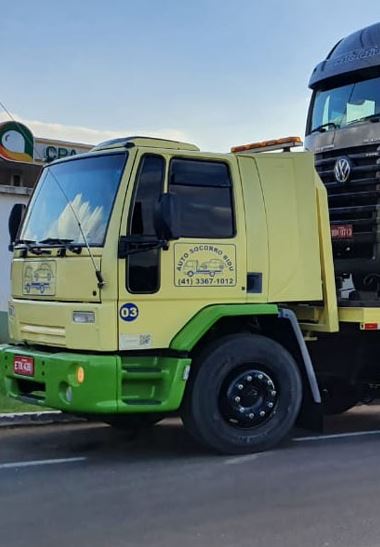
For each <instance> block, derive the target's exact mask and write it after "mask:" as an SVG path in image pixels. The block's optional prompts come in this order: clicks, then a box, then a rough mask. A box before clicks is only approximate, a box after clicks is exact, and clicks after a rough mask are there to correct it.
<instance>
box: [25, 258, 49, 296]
mask: <svg viewBox="0 0 380 547" xmlns="http://www.w3.org/2000/svg"><path fill="white" fill-rule="evenodd" d="M55 266H56V265H55V262H53V261H44V262H32V261H30V262H29V261H28V262H27V263H25V265H24V272H23V280H22V287H23V291H22V292H23V294H26V295H39V296H54V295H55V277H56V276H55Z"/></svg>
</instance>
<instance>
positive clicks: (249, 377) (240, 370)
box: [182, 334, 302, 454]
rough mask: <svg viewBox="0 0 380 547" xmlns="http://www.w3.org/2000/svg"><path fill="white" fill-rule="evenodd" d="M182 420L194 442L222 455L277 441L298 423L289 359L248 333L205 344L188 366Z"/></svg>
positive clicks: (298, 395) (297, 390) (296, 384)
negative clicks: (191, 364)
mask: <svg viewBox="0 0 380 547" xmlns="http://www.w3.org/2000/svg"><path fill="white" fill-rule="evenodd" d="M192 368H193V370H192V373H191V375H190V378H189V381H188V385H187V387H186V393H185V397H184V402H183V408H182V420H183V423H184V425H185V427H186V428H187V429H188V431H189V432H190V434H192V435H193V436H194V437H195V438H196V439H197V440H199V441H201V442H202V443H203V444H205V445H206V446H208V447H210V448H212V449H214V450H216V451H218V452H221V453H229V454H236V453H249V452H255V451H261V450H265V449H267V448H270V447H272V446H274V445H275V444H277V443H278V442H280V441H281V440H282V439H283V438H284V437H285V436H286V435H287V434H288V433H289V431H290V430H291V428H292V427H293V425H294V422H295V420H296V419H297V416H298V413H299V410H300V405H301V400H302V383H301V379H300V374H299V371H298V367H297V364H296V363H295V361H294V359H293V357H292V356H291V355H290V354H289V353H288V352H287V351H286V350H285V349H284V348H283V347H282V346H281V345H279V344H278V343H277V342H274V341H273V340H270V339H269V338H266V337H264V336H259V335H251V334H236V335H230V336H227V337H225V338H223V339H220V340H217V341H216V342H214V343H212V344H210V345H209V346H208V347H207V348H205V350H204V351H203V352H202V353H201V354H200V355H199V357H198V358H197V359H196V360H195V362H194V364H193V367H192Z"/></svg>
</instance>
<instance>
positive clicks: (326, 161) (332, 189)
mask: <svg viewBox="0 0 380 547" xmlns="http://www.w3.org/2000/svg"><path fill="white" fill-rule="evenodd" d="M341 157H345V158H348V159H349V161H350V164H351V175H350V178H349V180H348V182H346V183H341V182H337V181H336V179H335V174H334V167H335V162H336V160H337V159H338V158H341ZM315 160H316V161H315V165H316V168H317V171H318V173H319V176H320V177H321V179H322V181H323V182H324V184H325V185H326V188H327V192H328V197H329V210H330V222H331V225H340V224H351V225H352V229H353V237H352V239H350V240H346V241H345V240H334V241H333V250H334V256H335V258H366V259H374V258H376V254H377V253H376V244H377V241H378V236H377V234H378V231H379V226H380V145H379V144H370V145H366V146H356V147H354V148H349V149H346V150H331V151H327V152H323V153H321V154H316V156H315Z"/></svg>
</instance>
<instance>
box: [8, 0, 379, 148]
mask: <svg viewBox="0 0 380 547" xmlns="http://www.w3.org/2000/svg"><path fill="white" fill-rule="evenodd" d="M378 21H380V2H379V0H362V1H361V2H359V3H358V2H357V1H355V2H354V1H352V0H319V1H318V2H316V1H315V0H313V1H311V0H304V1H296V0H239V1H235V2H233V1H227V0H187V1H185V0H108V1H105V0H103V1H100V0H81V1H80V0H75V1H73V0H63V1H61V2H52V1H51V0H49V1H45V0H34V1H31V0H17V2H9V0H0V48H1V52H2V54H1V71H0V82H1V84H0V101H2V102H3V103H4V104H5V106H6V108H7V109H8V110H9V111H10V112H11V113H12V115H13V116H14V117H15V118H17V119H18V120H19V121H23V122H24V123H26V124H27V125H28V126H29V127H30V128H31V129H32V131H33V133H34V135H35V136H39V137H47V138H57V139H62V140H65V139H67V140H72V141H76V142H86V143H98V142H101V141H103V140H105V139H108V138H114V137H119V136H127V135H151V136H160V137H166V138H173V139H179V140H185V141H189V142H194V143H195V144H197V145H198V146H200V147H201V148H202V149H205V150H210V151H226V150H229V148H230V147H231V146H233V145H237V144H242V143H247V142H254V141H257V140H263V139H269V138H276V137H283V136H288V135H300V136H303V134H304V128H305V120H306V114H307V107H308V101H309V97H310V92H309V90H308V80H309V77H310V74H311V72H312V69H313V68H314V66H315V65H316V64H317V63H318V62H320V61H322V60H323V59H324V57H325V56H326V54H327V53H328V51H329V50H330V49H331V48H332V46H333V45H334V44H335V43H336V42H337V41H338V40H339V39H340V38H342V37H344V36H345V35H347V34H349V33H351V32H353V31H355V30H358V29H359V28H361V27H364V26H367V25H369V24H372V23H375V22H378ZM5 119H7V116H6V114H5V113H4V112H1V108H0V120H5Z"/></svg>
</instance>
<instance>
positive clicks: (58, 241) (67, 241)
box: [38, 237, 74, 245]
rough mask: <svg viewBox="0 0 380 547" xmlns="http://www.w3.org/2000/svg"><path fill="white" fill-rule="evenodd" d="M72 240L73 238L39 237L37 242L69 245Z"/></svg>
mask: <svg viewBox="0 0 380 547" xmlns="http://www.w3.org/2000/svg"><path fill="white" fill-rule="evenodd" d="M73 241H74V240H73V239H65V238H60V237H47V238H46V239H41V241H39V242H38V243H45V244H47V245H69V244H70V243H72V242H73Z"/></svg>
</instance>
